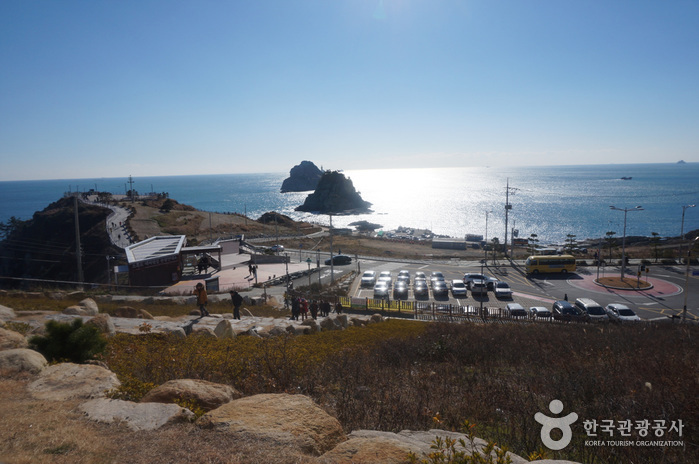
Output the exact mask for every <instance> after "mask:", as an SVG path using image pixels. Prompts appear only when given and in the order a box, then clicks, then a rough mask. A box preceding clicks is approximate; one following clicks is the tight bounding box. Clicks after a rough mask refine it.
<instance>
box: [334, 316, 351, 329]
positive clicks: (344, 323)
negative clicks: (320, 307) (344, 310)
mask: <svg viewBox="0 0 699 464" xmlns="http://www.w3.org/2000/svg"><path fill="white" fill-rule="evenodd" d="M336 323H337V324H339V325H340V327H342V328H343V329H346V328H347V327H349V318H348V317H347V314H339V315H338V316H337V318H336Z"/></svg>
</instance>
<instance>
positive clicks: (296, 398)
mask: <svg viewBox="0 0 699 464" xmlns="http://www.w3.org/2000/svg"><path fill="white" fill-rule="evenodd" d="M197 424H198V425H199V426H201V427H205V428H214V429H216V430H218V431H221V432H225V433H227V434H233V435H238V436H240V437H241V438H245V439H250V440H259V441H260V442H263V443H265V445H266V446H272V445H278V446H283V447H295V448H298V449H300V450H301V451H302V452H304V453H307V454H313V455H320V454H322V453H324V452H326V451H328V450H330V449H332V448H334V447H335V446H336V445H337V444H338V443H340V442H341V441H344V440H345V434H344V432H343V431H342V426H341V425H340V422H338V420H337V419H335V418H334V417H332V416H330V415H329V414H328V413H326V412H325V411H323V410H322V409H321V408H320V407H318V406H317V405H316V404H315V403H314V402H313V400H311V399H310V398H308V397H307V396H303V395H289V394H286V393H280V394H263V395H254V396H249V397H246V398H241V399H238V400H234V401H231V402H230V403H227V404H224V405H223V406H221V407H220V408H218V409H214V410H213V411H210V412H208V413H206V414H205V415H203V416H202V417H200V418H199V420H198V421H197Z"/></svg>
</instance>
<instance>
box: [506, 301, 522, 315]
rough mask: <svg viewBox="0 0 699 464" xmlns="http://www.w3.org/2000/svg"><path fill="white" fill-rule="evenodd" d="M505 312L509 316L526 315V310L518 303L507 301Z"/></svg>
mask: <svg viewBox="0 0 699 464" xmlns="http://www.w3.org/2000/svg"><path fill="white" fill-rule="evenodd" d="M505 314H507V315H508V316H510V317H527V311H526V310H525V309H524V307H523V306H522V305H521V304H519V303H507V306H506V307H505Z"/></svg>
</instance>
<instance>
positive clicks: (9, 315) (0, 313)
mask: <svg viewBox="0 0 699 464" xmlns="http://www.w3.org/2000/svg"><path fill="white" fill-rule="evenodd" d="M16 317H17V314H15V310H14V309H12V308H8V307H7V306H3V305H0V320H4V321H9V320H10V319H14V318H16Z"/></svg>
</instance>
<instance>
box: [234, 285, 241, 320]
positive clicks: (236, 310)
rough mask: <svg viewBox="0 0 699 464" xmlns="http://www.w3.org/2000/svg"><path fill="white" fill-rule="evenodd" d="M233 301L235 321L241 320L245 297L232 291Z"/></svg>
mask: <svg viewBox="0 0 699 464" xmlns="http://www.w3.org/2000/svg"><path fill="white" fill-rule="evenodd" d="M231 301H232V302H233V319H238V320H240V305H242V304H243V297H242V296H240V293H238V292H236V291H235V290H231Z"/></svg>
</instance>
